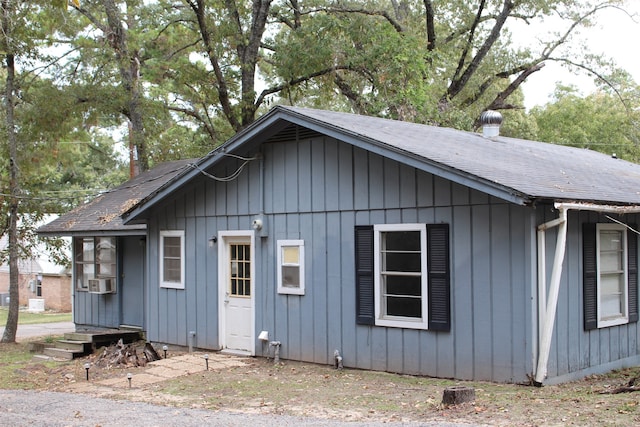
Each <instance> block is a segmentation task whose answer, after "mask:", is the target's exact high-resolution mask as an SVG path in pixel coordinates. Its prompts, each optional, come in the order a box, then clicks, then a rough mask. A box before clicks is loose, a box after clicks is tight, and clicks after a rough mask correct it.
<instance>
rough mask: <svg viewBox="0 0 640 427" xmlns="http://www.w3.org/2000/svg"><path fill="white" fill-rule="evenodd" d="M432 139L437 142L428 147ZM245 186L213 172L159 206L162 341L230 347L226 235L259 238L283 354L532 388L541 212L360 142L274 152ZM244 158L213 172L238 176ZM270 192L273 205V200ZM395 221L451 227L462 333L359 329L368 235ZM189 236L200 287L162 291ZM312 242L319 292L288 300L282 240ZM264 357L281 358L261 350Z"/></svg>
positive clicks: (152, 320) (454, 293) (153, 275)
mask: <svg viewBox="0 0 640 427" xmlns="http://www.w3.org/2000/svg"><path fill="white" fill-rule="evenodd" d="M425 143H428V141H425ZM262 156H263V162H264V179H263V180H262V181H261V179H260V162H259V161H252V162H250V163H249V164H248V165H247V167H246V168H245V169H244V170H243V172H242V173H241V174H240V175H239V176H238V178H237V179H235V180H233V181H231V182H226V183H225V182H216V181H214V180H212V179H209V178H206V177H204V176H201V177H199V178H198V179H195V180H193V181H192V182H191V183H190V184H188V185H186V186H185V187H184V188H182V189H180V191H177V192H176V193H174V195H173V196H172V197H170V198H169V199H167V201H166V202H165V203H164V204H162V206H158V207H157V208H155V209H154V211H153V214H152V215H151V219H150V221H149V236H150V237H149V239H150V241H149V261H150V262H149V272H148V277H149V296H148V298H149V319H148V322H147V332H148V338H149V339H150V340H152V341H157V342H169V343H174V344H179V345H188V343H189V342H188V334H189V332H190V331H194V332H195V333H196V336H195V341H194V345H196V346H197V347H201V348H209V349H216V348H217V346H218V314H217V307H218V291H217V283H216V282H217V278H218V274H217V258H216V257H217V254H218V247H217V244H216V245H213V247H210V246H209V245H208V240H209V238H210V237H211V236H214V235H216V234H217V233H218V231H220V230H248V229H250V226H251V220H252V219H253V217H254V216H256V215H258V214H259V213H260V210H261V208H262V209H263V211H264V218H265V222H266V234H267V236H266V237H256V241H255V242H256V246H255V248H256V251H255V252H256V253H255V256H254V261H255V263H256V277H255V295H256V304H255V307H256V315H255V329H256V331H257V332H259V331H261V330H267V331H269V337H270V339H274V340H278V341H280V342H281V343H282V346H281V352H280V356H281V357H282V358H285V359H295V360H301V361H309V362H316V363H323V364H332V363H333V354H334V350H336V349H337V350H339V352H340V354H341V355H342V356H343V358H344V359H343V360H344V364H345V366H348V367H358V368H362V369H374V370H385V371H391V372H402V373H407V374H421V375H430V376H435V377H455V378H459V379H479V380H480V379H482V380H494V381H514V382H520V381H526V374H527V373H531V372H532V370H533V357H532V355H533V350H534V349H533V342H532V336H533V335H534V333H533V332H534V325H532V323H531V319H532V317H535V315H533V316H532V310H534V309H535V308H534V304H535V298H536V294H535V287H532V285H531V283H532V282H535V280H534V279H535V261H532V260H535V225H536V224H535V214H534V213H533V211H532V210H531V209H529V208H525V207H519V206H515V205H511V204H508V203H506V202H503V201H501V200H498V199H495V198H492V197H490V196H488V195H486V194H483V193H480V192H478V191H474V190H471V189H469V188H467V187H464V186H461V185H457V184H453V183H451V182H450V181H448V180H445V179H443V178H440V177H438V176H434V175H432V174H429V173H426V172H423V171H420V170H417V169H415V168H412V167H408V166H406V165H403V164H400V163H398V162H396V161H393V160H389V159H385V158H383V157H381V156H379V155H377V154H373V153H370V152H367V151H365V150H363V149H360V148H358V147H355V146H352V145H349V144H347V143H343V142H338V141H336V140H334V139H331V138H328V137H324V136H320V135H318V136H316V137H310V138H306V139H302V140H300V141H299V142H293V141H292V142H270V143H266V144H263V146H262ZM239 164H240V161H239V160H237V159H229V161H228V162H225V164H224V166H223V165H222V164H219V165H218V166H216V167H215V168H213V169H212V170H210V171H209V172H210V173H212V174H214V175H216V176H219V177H223V176H228V175H230V174H231V173H233V172H234V171H235V170H236V168H237V167H238V166H239ZM261 182H262V183H263V186H264V188H263V190H264V204H263V205H262V203H261V201H260V194H261V189H260V183H261ZM383 223H386V224H393V223H448V224H449V225H450V252H451V260H450V262H451V322H452V326H451V331H449V332H434V331H427V330H412V329H401V328H385V327H376V326H363V325H357V324H356V314H355V309H356V301H355V297H356V295H355V283H354V282H355V259H354V228H355V226H356V225H373V224H383ZM168 229H177V230H185V244H186V287H185V289H184V290H175V289H161V288H160V287H159V285H158V283H159V281H158V269H159V265H158V236H159V231H160V230H168ZM278 239H302V240H304V244H305V260H304V262H305V273H306V275H305V283H306V285H305V295H302V296H298V295H280V294H278V293H277V286H276V265H275V264H276V241H277V240H278ZM255 345H256V354H263V355H266V354H267V348H266V347H265V346H263V344H262V343H261V342H259V341H256V344H255Z"/></svg>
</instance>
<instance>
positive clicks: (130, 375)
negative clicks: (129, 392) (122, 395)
mask: <svg viewBox="0 0 640 427" xmlns="http://www.w3.org/2000/svg"><path fill="white" fill-rule="evenodd" d="M131 378H133V375H132V374H131V372H129V373H128V374H127V379H128V380H129V388H131Z"/></svg>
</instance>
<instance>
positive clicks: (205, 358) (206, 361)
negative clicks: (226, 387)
mask: <svg viewBox="0 0 640 427" xmlns="http://www.w3.org/2000/svg"><path fill="white" fill-rule="evenodd" d="M204 363H205V364H206V365H207V371H208V370H209V355H208V354H205V355H204Z"/></svg>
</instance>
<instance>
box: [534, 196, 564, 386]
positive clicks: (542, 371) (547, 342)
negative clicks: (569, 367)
mask: <svg viewBox="0 0 640 427" xmlns="http://www.w3.org/2000/svg"><path fill="white" fill-rule="evenodd" d="M559 209H560V217H559V218H558V219H557V220H554V221H551V222H550V223H547V224H543V225H542V226H540V228H542V229H543V230H546V229H547V228H548V227H549V224H551V226H555V225H557V226H558V238H557V241H556V252H555V257H554V260H553V270H552V271H551V283H550V285H549V295H548V300H547V306H546V308H545V310H544V313H539V315H540V319H541V322H542V335H541V337H540V348H539V356H538V366H537V368H536V376H535V381H536V383H537V384H542V381H544V379H545V378H546V376H547V362H548V361H549V351H550V350H551V337H552V336H553V326H554V323H555V320H556V307H557V305H558V293H559V292H560V278H561V276H562V264H563V263H564V254H565V252H566V243H567V209H565V208H564V207H562V206H561V207H559ZM540 228H539V229H540ZM542 283H543V286H544V279H543V280H542Z"/></svg>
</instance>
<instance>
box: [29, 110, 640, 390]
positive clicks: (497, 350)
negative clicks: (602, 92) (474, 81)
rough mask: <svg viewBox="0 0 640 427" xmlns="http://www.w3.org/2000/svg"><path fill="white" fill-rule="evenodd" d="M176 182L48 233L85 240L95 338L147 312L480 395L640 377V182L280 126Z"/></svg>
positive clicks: (80, 295) (160, 329) (562, 151)
mask: <svg viewBox="0 0 640 427" xmlns="http://www.w3.org/2000/svg"><path fill="white" fill-rule="evenodd" d="M488 117H489V119H492V118H494V117H493V116H491V115H488ZM494 128H495V126H494ZM179 165H182V166H184V167H183V168H182V169H180V170H177V169H175V165H174V166H173V168H174V169H172V173H169V174H166V173H164V172H163V171H162V168H163V167H164V168H166V167H168V166H160V167H158V168H156V169H154V170H152V171H151V172H149V173H148V174H146V175H141V176H140V177H137V178H135V179H134V180H133V181H131V182H130V183H128V184H126V185H125V186H124V187H121V188H120V189H117V190H115V191H114V192H112V193H110V194H107V195H105V196H103V197H104V198H103V199H102V203H103V205H104V209H105V212H108V214H107V215H108V217H109V219H110V221H109V222H107V223H104V224H103V225H104V227H103V229H102V230H96V229H95V228H96V227H95V224H96V222H95V221H96V216H95V213H94V210H97V208H95V207H91V206H92V205H89V208H85V209H84V210H83V209H80V210H77V211H74V212H73V213H71V214H69V215H67V216H64V217H62V218H61V219H60V220H58V221H57V222H54V223H52V224H49V225H48V226H45V227H43V228H42V229H41V230H40V231H41V232H46V233H50V234H71V235H74V236H76V237H75V252H74V260H75V282H76V288H75V298H76V299H75V301H76V305H75V308H76V313H75V316H76V317H75V321H76V323H77V324H78V325H95V326H107V327H117V326H119V325H120V324H123V323H132V322H134V321H133V320H130V318H129V316H133V315H132V314H131V311H133V312H135V313H136V315H137V316H142V313H144V317H143V318H137V319H136V320H135V322H134V323H133V324H136V325H140V326H141V327H142V328H144V330H145V331H146V333H147V337H148V339H149V340H151V341H154V342H159V343H169V344H175V345H194V346H196V347H198V348H203V349H223V350H225V351H229V352H238V353H243V354H248V355H267V354H270V353H269V352H272V351H275V349H277V350H279V351H280V357H282V358H285V359H293V360H301V361H309V362H316V363H323V364H325V363H327V364H333V363H334V352H335V350H338V352H339V353H340V355H341V356H342V358H343V363H344V365H345V366H348V367H357V368H361V369H373V370H385V371H391V372H400V373H406V374H419V375H428V376H433V377H446V378H457V379H468V380H471V379H473V380H491V381H499V382H530V381H531V382H535V383H542V382H543V381H546V382H548V383H553V382H560V381H566V380H569V379H572V378H578V377H581V376H585V375H588V374H591V373H596V372H603V371H606V370H610V369H613V368H618V367H623V366H628V365H632V364H638V363H639V362H640V339H639V338H640V330H639V328H638V283H637V275H638V272H637V265H638V251H637V246H638V245H637V242H638V237H637V233H636V232H635V226H634V224H638V223H640V214H639V213H638V212H640V190H639V189H640V165H636V164H632V163H629V162H626V161H623V160H619V159H615V158H612V157H611V156H606V155H603V154H600V153H596V152H593V151H590V150H586V149H577V148H570V147H564V146H560V145H552V144H546V143H540V142H532V141H525V140H518V139H512V138H504V137H500V136H493V137H483V136H482V135H479V134H474V133H469V132H462V131H457V130H452V129H445V128H437V127H431V126H425V125H418V124H412V123H406V122H398V121H391V120H384V119H379V118H373V117H365V116H358V115H353V114H345V113H336V112H329V111H320V110H311V109H303V108H292V107H280V106H279V107H275V108H274V109H272V110H271V111H270V112H269V113H267V114H266V115H264V116H263V117H261V118H260V119H259V120H257V121H256V122H255V123H253V124H252V125H251V126H250V127H248V128H247V129H245V130H244V131H242V132H240V133H239V134H237V135H236V136H235V137H233V138H232V139H230V140H229V141H227V142H226V143H225V144H224V145H223V146H221V147H220V148H218V149H216V150H214V151H212V152H211V153H210V154H209V155H207V156H206V157H204V158H202V159H200V160H198V161H193V162H188V161H187V162H186V163H181V164H179ZM169 167H171V166H169ZM149 176H152V177H155V178H156V180H155V181H154V182H153V184H154V185H155V188H153V189H149V188H147V189H146V190H145V191H140V193H139V194H138V195H137V196H136V197H130V198H129V199H130V202H131V203H124V202H123V200H126V199H127V198H128V196H126V195H125V196H121V195H120V193H126V192H128V191H132V188H137V186H136V185H137V184H136V183H140V182H141V181H142V182H145V183H147V184H149V180H150V178H148V177H149ZM160 181H162V182H160ZM145 193H146V194H145ZM107 200H108V201H109V204H108V205H105V204H106V203H107ZM113 201H116V202H113ZM97 203H100V201H98V202H97ZM125 210H126V212H125ZM120 214H122V216H121V217H120V216H119V215H120ZM84 218H86V219H87V220H88V221H93V225H90V226H88V227H87V228H86V229H85V230H84V231H83V230H82V228H81V227H78V224H77V223H74V222H73V221H74V220H75V221H81V220H82V219H84ZM92 218H93V219H92ZM65 221H66V222H65ZM133 227H139V228H135V229H134V228H133ZM145 227H146V230H145ZM132 235H133V236H135V238H133V237H132ZM145 235H146V238H147V239H146V242H143V241H142V240H141V239H142V238H143V237H144V236H145ZM103 236H112V240H110V243H109V244H108V245H107V247H108V248H109V249H108V250H107V249H105V250H106V251H107V253H108V255H106V256H107V258H108V260H109V264H108V265H107V266H106V267H103V263H102V259H103V256H102V252H103V249H102V248H103V246H102V244H101V242H102V240H101V239H102V238H103ZM132 239H133V240H132ZM114 243H115V246H114ZM114 247H115V249H113V248H114ZM145 250H146V254H143V252H144V251H145ZM132 264H133V265H132ZM103 268H104V269H105V271H106V272H107V273H105V274H102V271H103ZM131 269H133V273H132V274H131V273H130V270H131ZM114 271H115V272H116V273H117V274H116V275H114V274H113V272H114ZM131 276H133V277H134V278H135V281H134V282H135V285H134V284H130V282H131V279H132V277H131ZM94 277H95V278H100V280H102V281H106V280H108V279H109V278H111V279H113V280H115V285H114V284H113V282H112V283H111V285H110V287H108V288H109V289H111V290H114V291H115V292H116V293H115V294H105V295H98V294H92V293H91V292H90V291H91V286H92V283H94V282H95V279H94ZM101 283H102V282H101ZM128 286H135V289H136V290H135V292H136V295H135V296H134V297H135V301H136V304H130V303H128V299H129V295H128V294H127V293H126V292H127V287H128ZM116 301H118V303H117V304H116V303H115V302H116ZM273 347H276V348H275V349H274V348H273Z"/></svg>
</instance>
